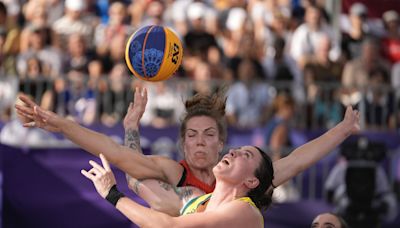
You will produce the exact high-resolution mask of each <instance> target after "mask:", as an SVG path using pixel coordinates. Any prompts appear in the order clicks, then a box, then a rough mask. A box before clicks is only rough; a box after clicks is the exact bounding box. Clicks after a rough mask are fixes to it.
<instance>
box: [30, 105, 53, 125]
mask: <svg viewBox="0 0 400 228" xmlns="http://www.w3.org/2000/svg"><path fill="white" fill-rule="evenodd" d="M33 112H34V113H35V114H36V115H37V116H38V117H40V119H41V120H42V121H43V122H44V123H46V122H47V119H48V118H49V113H48V111H47V110H43V109H42V108H41V107H39V106H37V105H35V106H34V107H33Z"/></svg>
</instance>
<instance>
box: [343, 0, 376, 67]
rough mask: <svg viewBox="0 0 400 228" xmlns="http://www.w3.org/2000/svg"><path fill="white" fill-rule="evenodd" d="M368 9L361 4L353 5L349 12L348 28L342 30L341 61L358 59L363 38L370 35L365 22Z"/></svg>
mask: <svg viewBox="0 0 400 228" xmlns="http://www.w3.org/2000/svg"><path fill="white" fill-rule="evenodd" d="M367 15H368V8H367V7H366V6H365V5H364V4H362V3H361V2H357V3H354V4H353V5H352V6H351V8H350V12H349V19H350V27H349V29H344V32H343V34H342V41H341V48H342V51H343V53H342V54H343V56H342V57H343V61H348V60H352V59H354V58H358V57H360V55H361V46H362V43H363V41H364V40H365V38H366V37H367V36H368V35H370V34H369V30H368V24H367V22H366V20H367Z"/></svg>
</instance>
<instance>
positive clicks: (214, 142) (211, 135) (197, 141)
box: [183, 116, 223, 169]
mask: <svg viewBox="0 0 400 228" xmlns="http://www.w3.org/2000/svg"><path fill="white" fill-rule="evenodd" d="M222 148H223V143H222V141H221V140H220V138H219V131H218V126H217V123H216V122H215V120H214V119H212V118H211V117H207V116H196V117H192V118H191V119H189V120H188V121H187V123H186V131H185V135H184V141H183V151H184V154H185V160H186V162H187V163H188V164H189V166H190V167H191V168H194V169H211V168H212V167H214V166H215V165H216V164H217V162H218V158H219V152H220V151H221V150H222Z"/></svg>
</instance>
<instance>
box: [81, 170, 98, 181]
mask: <svg viewBox="0 0 400 228" xmlns="http://www.w3.org/2000/svg"><path fill="white" fill-rule="evenodd" d="M81 173H82V175H83V176H85V177H86V178H87V179H89V180H93V178H94V177H95V176H94V175H93V174H90V173H89V172H88V171H86V170H84V169H82V170H81Z"/></svg>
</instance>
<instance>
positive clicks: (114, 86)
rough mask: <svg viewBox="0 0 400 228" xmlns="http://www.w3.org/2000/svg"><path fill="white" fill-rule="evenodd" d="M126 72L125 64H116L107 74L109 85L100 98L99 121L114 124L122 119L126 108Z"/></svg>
mask: <svg viewBox="0 0 400 228" xmlns="http://www.w3.org/2000/svg"><path fill="white" fill-rule="evenodd" d="M127 75H128V72H127V68H126V66H125V64H123V63H118V64H116V65H115V66H114V67H113V68H112V70H111V72H110V75H109V78H108V83H109V87H108V90H106V91H105V92H104V93H103V94H102V98H101V116H100V118H101V122H102V123H103V124H104V125H106V126H114V125H115V124H117V123H118V122H119V121H121V120H122V118H123V116H124V114H125V113H126V110H127V108H128V101H127V92H126V87H125V85H126V81H125V79H126V78H127Z"/></svg>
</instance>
